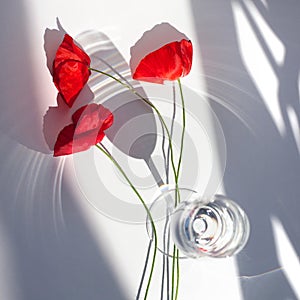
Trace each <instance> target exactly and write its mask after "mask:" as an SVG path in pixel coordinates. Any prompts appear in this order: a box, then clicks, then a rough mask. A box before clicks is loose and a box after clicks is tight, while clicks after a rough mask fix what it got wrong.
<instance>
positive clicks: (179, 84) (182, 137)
mask: <svg viewBox="0 0 300 300" xmlns="http://www.w3.org/2000/svg"><path fill="white" fill-rule="evenodd" d="M177 81H178V86H179V91H180V98H181V105H182V133H181V142H180V153H179V159H178V165H177V177H178V176H179V171H180V167H181V161H182V154H183V145H184V135H185V103H184V97H183V91H182V85H181V81H180V79H179V78H178V80H177Z"/></svg>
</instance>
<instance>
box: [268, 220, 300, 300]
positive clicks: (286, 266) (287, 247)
mask: <svg viewBox="0 0 300 300" xmlns="http://www.w3.org/2000/svg"><path fill="white" fill-rule="evenodd" d="M271 223H272V227H273V234H274V239H275V247H276V252H277V257H278V260H279V262H280V264H281V265H282V267H283V272H284V274H285V276H286V278H287V280H288V281H289V283H290V285H291V287H292V288H293V290H294V293H295V294H296V295H297V296H298V297H297V298H299V299H300V286H299V278H300V261H299V257H298V255H297V253H296V251H295V249H294V247H293V245H292V243H291V241H290V240H289V237H288V235H287V233H286V231H285V230H284V227H283V226H282V223H281V221H280V220H279V219H278V218H276V217H274V216H271Z"/></svg>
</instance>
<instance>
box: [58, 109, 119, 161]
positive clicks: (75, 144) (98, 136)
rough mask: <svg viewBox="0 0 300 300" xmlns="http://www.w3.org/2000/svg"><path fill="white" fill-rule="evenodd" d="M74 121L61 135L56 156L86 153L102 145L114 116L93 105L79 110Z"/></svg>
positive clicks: (74, 116) (106, 110)
mask: <svg viewBox="0 0 300 300" xmlns="http://www.w3.org/2000/svg"><path fill="white" fill-rule="evenodd" d="M72 121H73V123H72V124H70V125H68V126H66V127H65V128H64V129H63V130H62V131H61V132H60V133H59V135H58V137H57V140H56V143H55V146H54V156H61V155H68V154H72V153H76V152H81V151H85V150H87V149H89V148H90V147H91V146H93V145H96V144H98V143H100V142H101V140H102V139H103V138H104V136H105V134H104V131H105V130H106V129H108V128H109V127H110V126H111V125H112V123H113V114H112V113H111V112H110V110H109V109H107V108H105V107H104V106H102V105H101V104H95V103H92V104H89V105H85V106H83V107H81V108H79V109H78V110H77V111H76V112H75V113H74V114H73V116H72Z"/></svg>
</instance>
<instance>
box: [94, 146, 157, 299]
mask: <svg viewBox="0 0 300 300" xmlns="http://www.w3.org/2000/svg"><path fill="white" fill-rule="evenodd" d="M96 147H97V148H98V149H99V150H100V151H101V152H102V153H104V154H105V155H106V156H107V157H108V158H109V159H110V160H111V161H112V162H113V164H114V165H115V166H116V167H117V169H118V170H119V171H120V172H121V174H122V175H123V176H124V178H125V179H126V181H127V182H128V184H129V185H130V187H131V188H132V190H133V191H134V192H135V194H136V195H137V196H138V198H139V199H140V201H141V203H142V205H143V206H144V208H145V210H146V212H147V215H148V217H149V219H150V222H151V226H152V230H153V236H154V252H153V258H152V264H151V269H150V274H149V279H148V284H147V287H146V291H145V296H144V300H146V299H147V296H148V292H149V288H150V284H151V280H152V275H153V271H154V265H155V259H156V253H157V233H156V228H155V225H154V221H153V218H152V215H151V212H150V210H149V208H148V206H147V205H146V203H145V201H144V200H143V198H142V196H141V195H140V193H139V192H138V191H137V189H136V188H135V187H134V185H133V184H132V182H131V181H130V179H129V178H128V176H127V175H126V173H125V172H124V170H123V169H122V167H121V166H120V165H119V163H118V162H117V161H116V160H115V159H114V158H113V156H112V155H111V154H110V153H109V152H108V151H107V150H106V149H105V148H104V146H103V145H102V144H100V146H99V145H96Z"/></svg>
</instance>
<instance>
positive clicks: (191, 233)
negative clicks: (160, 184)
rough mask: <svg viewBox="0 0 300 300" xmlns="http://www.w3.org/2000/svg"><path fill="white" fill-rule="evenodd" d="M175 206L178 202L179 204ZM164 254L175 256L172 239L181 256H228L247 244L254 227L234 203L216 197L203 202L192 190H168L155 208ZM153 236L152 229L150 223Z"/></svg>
mask: <svg viewBox="0 0 300 300" xmlns="http://www.w3.org/2000/svg"><path fill="white" fill-rule="evenodd" d="M175 203H178V204H177V205H175ZM150 211H151V214H152V216H153V218H154V220H155V226H156V230H157V233H158V247H159V250H160V251H161V252H163V253H164V254H166V255H169V256H172V254H171V253H170V249H169V248H168V244H170V242H169V241H170V239H171V241H172V242H174V244H175V245H176V246H177V247H178V249H179V250H180V251H181V257H193V258H197V257H203V256H209V257H228V256H233V255H235V254H237V253H238V252H240V251H241V250H242V249H243V248H244V246H245V245H246V243H247V240H248V238H249V234H250V224H249V220H248V217H247V215H246V213H245V212H244V211H243V209H242V208H241V207H240V206H239V205H238V204H237V203H236V202H234V201H232V200H230V199H228V198H226V197H224V196H221V195H215V196H213V197H212V198H210V199H202V198H201V197H200V196H199V195H198V194H197V193H196V192H195V191H192V190H189V189H183V188H180V189H179V193H177V192H176V190H175V189H170V188H164V189H163V190H161V191H160V194H159V195H158V196H157V197H156V198H155V200H154V201H153V203H152V205H151V207H150ZM147 228H148V233H149V236H151V232H152V230H151V226H150V223H149V222H147ZM171 248H172V247H171Z"/></svg>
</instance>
